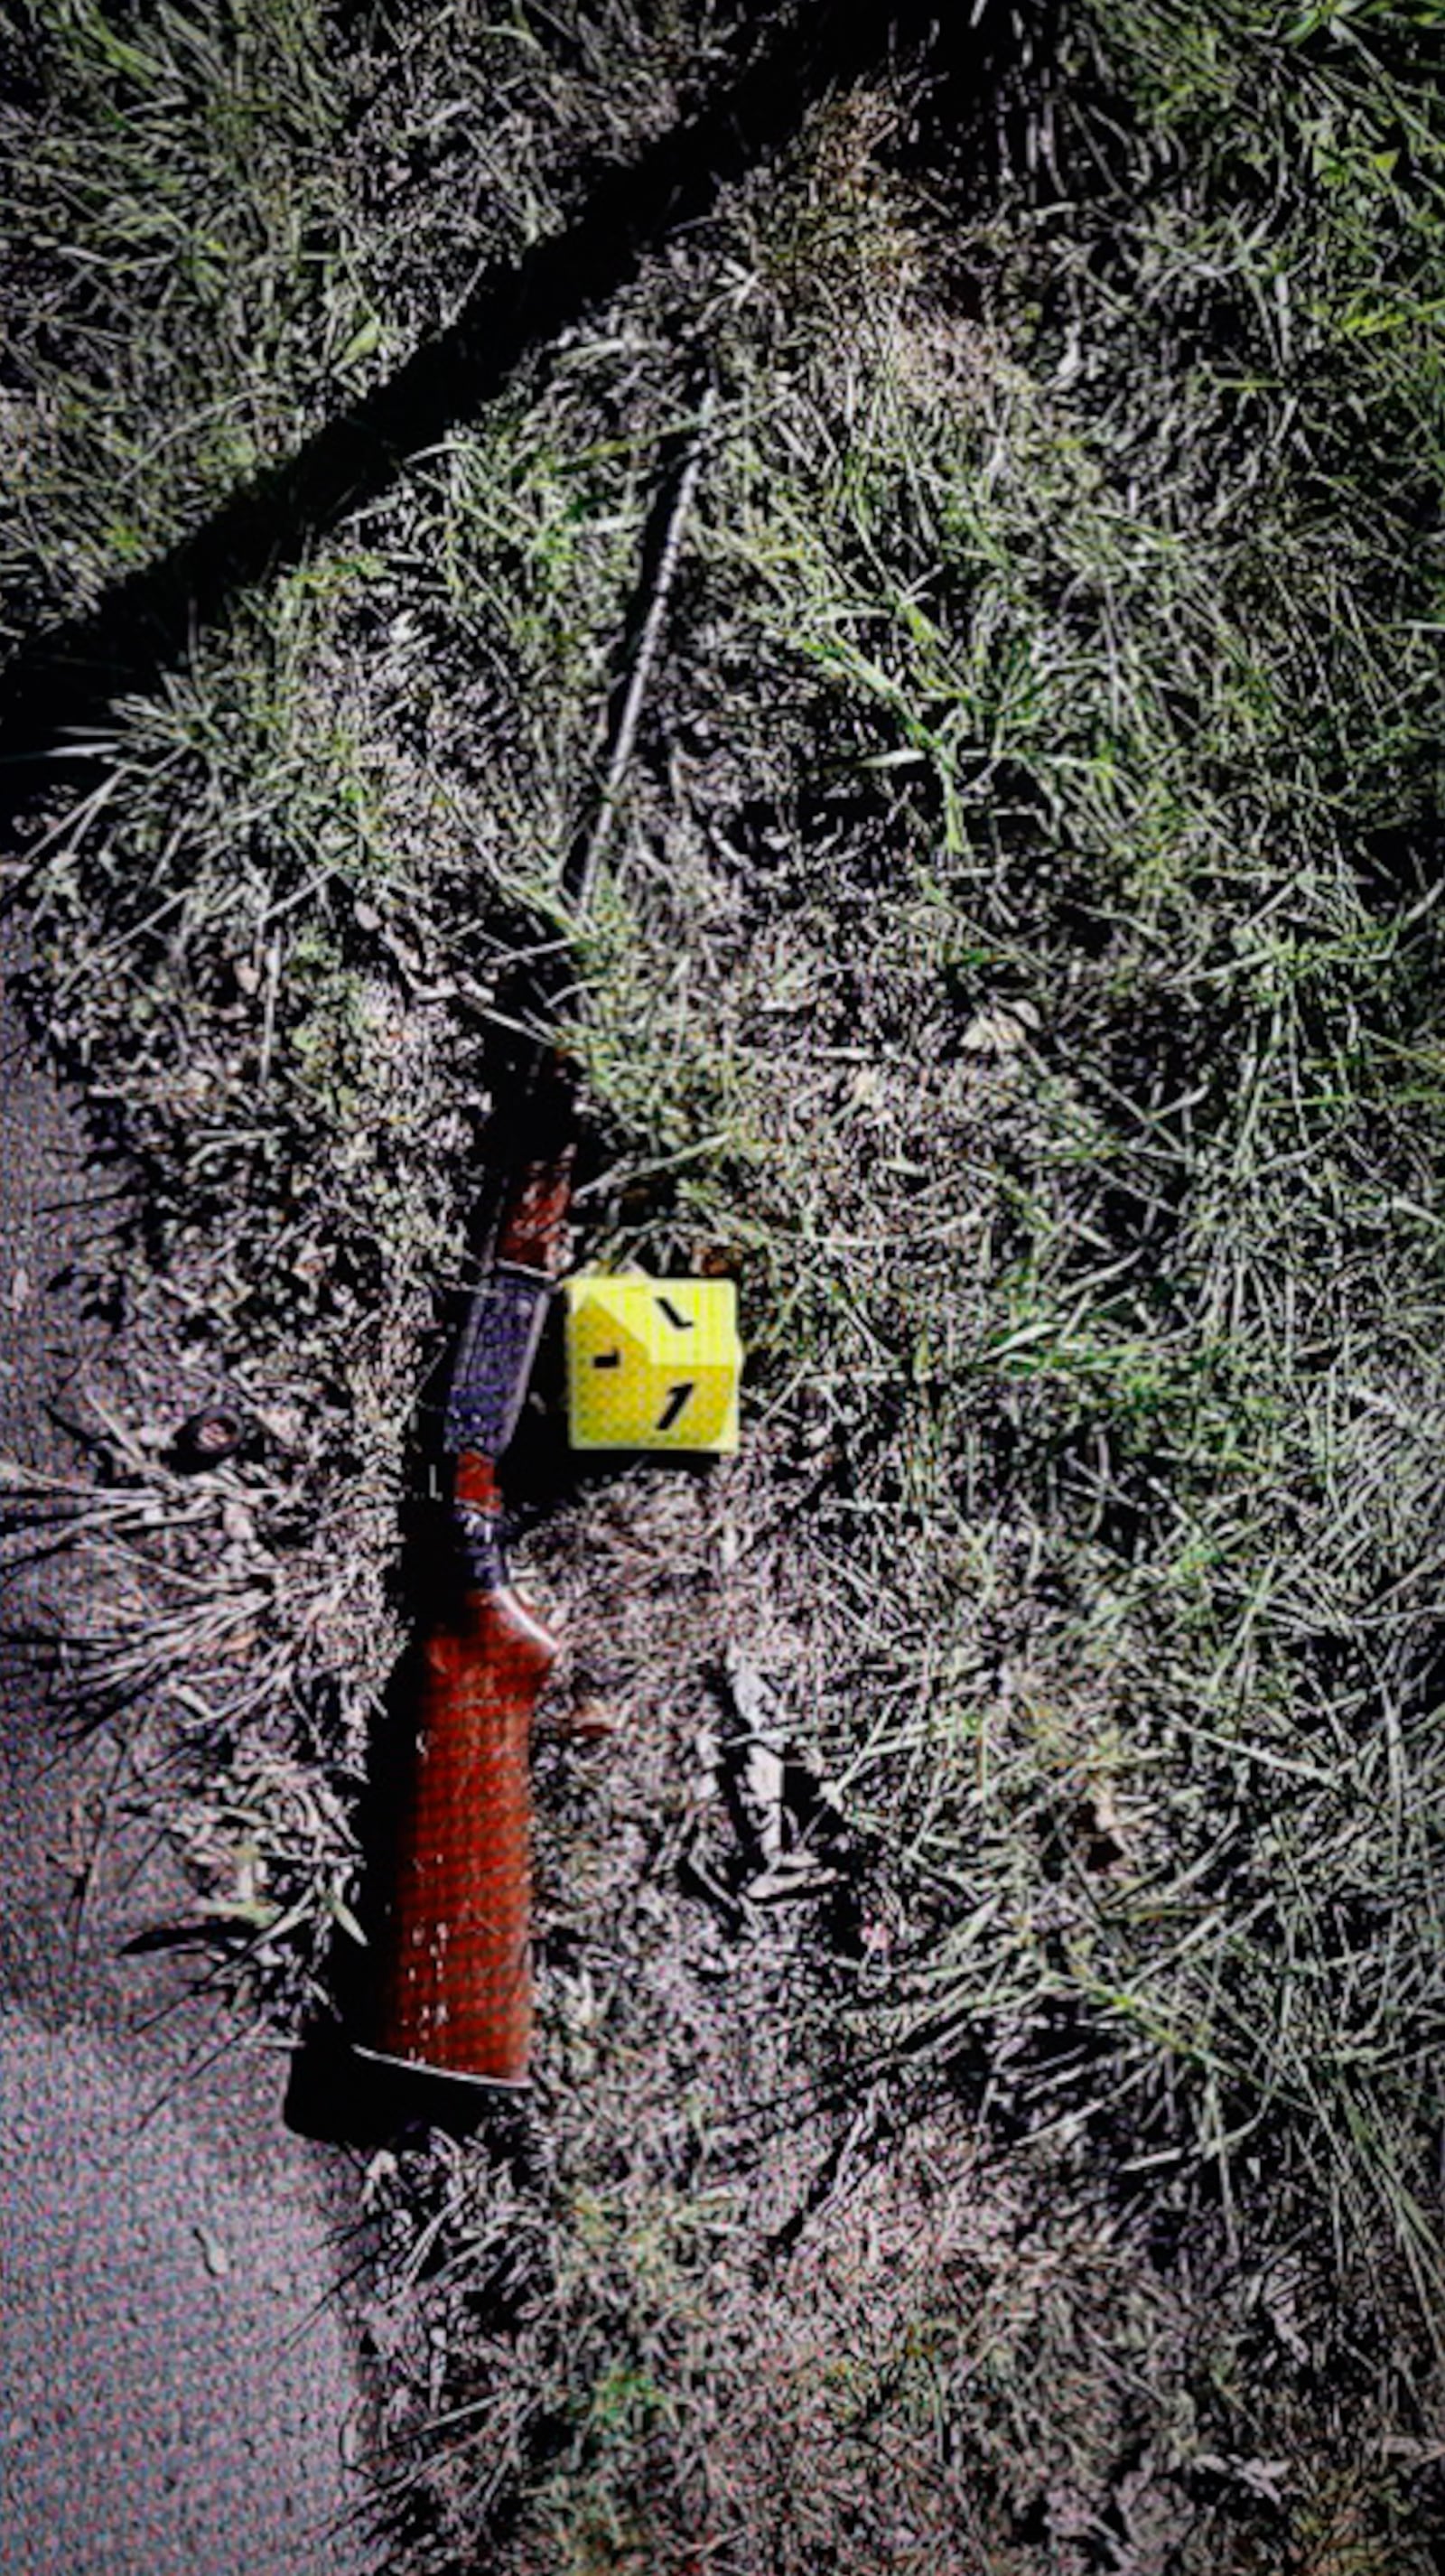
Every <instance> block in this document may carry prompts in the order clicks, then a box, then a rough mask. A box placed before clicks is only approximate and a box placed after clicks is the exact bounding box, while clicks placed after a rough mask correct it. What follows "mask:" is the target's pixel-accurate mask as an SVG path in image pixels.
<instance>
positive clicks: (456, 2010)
mask: <svg viewBox="0 0 1445 2576" xmlns="http://www.w3.org/2000/svg"><path fill="white" fill-rule="evenodd" d="M496 1565H497V1570H498V1574H499V1576H500V1573H501V1568H500V1556H499V1554H498V1556H497V1558H496ZM556 1652H557V1648H556V1643H555V1640H554V1639H553V1638H552V1637H551V1636H550V1635H549V1634H548V1632H547V1630H546V1628H544V1627H543V1625H542V1623H541V1621H540V1619H538V1618H537V1617H536V1616H535V1615H534V1613H533V1612H532V1611H531V1610H529V1609H528V1607H527V1605H526V1603H525V1602H524V1601H522V1600H521V1599H520V1598H519V1597H518V1595H517V1594H516V1593H515V1592H514V1591H513V1589H512V1587H511V1585H510V1583H508V1582H507V1581H506V1580H505V1579H504V1578H502V1579H499V1580H498V1581H496V1582H494V1583H480V1582H476V1581H473V1582H471V1583H469V1584H468V1585H467V1586H466V1588H465V1589H464V1590H463V1591H461V1593H460V1595H459V1597H458V1598H457V1600H456V1601H455V1603H454V1605H453V1607H452V1610H451V1611H450V1613H449V1615H448V1616H447V1618H446V1620H445V1622H444V1624H442V1625H441V1626H439V1627H437V1628H435V1629H433V1630H432V1631H431V1633H430V1634H429V1635H426V1636H425V1637H424V1638H423V1639H422V1641H421V1645H420V1664H421V1676H420V1687H419V1693H418V1700H417V1706H416V1712H415V1740H414V1744H413V1746H412V1748H411V1752H412V1764H411V1776H410V1780H409V1782H408V1784H407V1788H406V1791H405V1795H404V1803H403V1807H402V1812H401V1815H400V1818H399V1828H398V1834H397V1846H396V1862H395V1870H394V1874H393V1878H392V1883H391V1887H390V1890H389V1892H388V1900H387V1904H386V1910H385V1916H384V1919H383V1922H382V1924H381V1927H380V1933H379V1950H380V1956H379V1958H378V1962H377V1966H378V1985H377V2008H376V2020H375V2025H374V2029H373V2032H372V2033H371V2034H369V2045H368V2046H367V2049H366V2053H367V2055H369V2056H374V2057H381V2058H387V2059H393V2060H396V2061H399V2062H400V2063H402V2064H404V2065H407V2066H412V2067H417V2068H419V2069H422V2070H425V2071H430V2072H432V2073H435V2074H438V2075H451V2076H460V2077H463V2078H466V2079H469V2080H470V2081H472V2082H473V2083H480V2084H525V2083H526V2081H527V2061H528V2056H529V2052H530V2047H531V2037H532V1959H531V1911H532V1850H531V1841H532V1834H531V1790H530V1765H531V1734H532V1718H533V1713H534V1711H535V1709H536V1705H537V1701H538V1698H539V1696H540V1694H541V1691H542V1687H543V1684H544V1683H545V1681H546V1679H547V1675H548V1673H549V1672H550V1670H551V1667H552V1663H553V1660H554V1658H555V1655H556Z"/></svg>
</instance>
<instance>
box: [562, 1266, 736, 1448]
mask: <svg viewBox="0 0 1445 2576" xmlns="http://www.w3.org/2000/svg"><path fill="white" fill-rule="evenodd" d="M566 1293H567V1415H568V1427H569V1433H570V1437H571V1442H572V1446H573V1448H574V1449H710V1450H726V1449H736V1447H737V1445H738V1380H739V1377H740V1376H741V1373H742V1348H741V1345H740V1343H739V1341H738V1326H737V1291H736V1289H735V1288H734V1286H733V1283H732V1281H731V1280H730V1279H650V1278H648V1277H647V1276H646V1275H645V1274H644V1273H642V1272H640V1271H628V1272H623V1273H620V1274H619V1273H612V1274H610V1275H609V1274H606V1273H597V1274H595V1275H592V1276H588V1275H585V1274H584V1275H583V1276H582V1277H580V1278H577V1279H569V1280H568V1281H567V1283H566Z"/></svg>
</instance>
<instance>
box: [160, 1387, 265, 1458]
mask: <svg viewBox="0 0 1445 2576" xmlns="http://www.w3.org/2000/svg"><path fill="white" fill-rule="evenodd" d="M259 1429H260V1426H259V1425H258V1424H257V1422H256V1421H255V1420H254V1418H253V1416H251V1415H250V1414H247V1413H242V1412H239V1411H238V1410H236V1408H235V1407H234V1406H231V1405H224V1404H208V1405H205V1406H203V1407H202V1409H201V1411H200V1412H199V1413H192V1414H188V1415H187V1417H186V1419H185V1421H184V1422H183V1423H182V1424H181V1427H180V1429H179V1431H178V1432H177V1433H176V1436H175V1439H174V1440H173V1441H172V1443H171V1464H172V1466H174V1467H176V1468H178V1469H179V1470H180V1472H181V1474H182V1475H187V1476H193V1475H199V1474H200V1472H201V1470H202V1469H203V1468H207V1467H224V1466H225V1465H226V1464H227V1463H228V1461H229V1460H230V1459H232V1458H238V1457H240V1456H242V1455H243V1454H244V1453H246V1452H247V1451H250V1450H253V1449H254V1448H255V1447H256V1444H257V1441H258V1438H259Z"/></svg>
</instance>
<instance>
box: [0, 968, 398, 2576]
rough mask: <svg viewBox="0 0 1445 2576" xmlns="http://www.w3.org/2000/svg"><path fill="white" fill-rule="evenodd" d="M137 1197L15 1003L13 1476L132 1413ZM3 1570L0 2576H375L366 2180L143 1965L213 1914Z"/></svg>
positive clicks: (257, 2049)
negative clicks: (110, 1409) (130, 1284)
mask: <svg viewBox="0 0 1445 2576" xmlns="http://www.w3.org/2000/svg"><path fill="white" fill-rule="evenodd" d="M124 1193H125V1180H124V1175H123V1173H120V1172H118V1171H117V1169H116V1168H115V1167H114V1166H113V1165H112V1164H111V1163H110V1162H108V1160H107V1159H106V1158H105V1157H104V1156H103V1155H98V1154H97V1153H96V1151H95V1150H94V1148H93V1147H92V1145H91V1144H90V1143H89V1142H88V1140H87V1137H86V1135H85V1132H84V1129H83V1127H82V1125H81V1122H80V1119H79V1117H78V1114H77V1110H76V1107H75V1104H74V1103H73V1102H71V1101H70V1100H68V1099H67V1097H66V1096H65V1095H64V1094H63V1093H62V1091H61V1090H60V1089H59V1088H58V1087H57V1085H56V1083H55V1082H54V1081H53V1080H52V1079H51V1078H50V1077H49V1075H48V1073H47V1072H46V1071H45V1069H44V1068H43V1066H42V1064H41V1062H40V1060H39V1057H38V1054H37V1051H36V1049H35V1048H34V1046H33V1045H32V1044H31V1043H30V1041H29V1039H28V1037H27V1033H26V1030H25V1027H24V1024H23V1022H22V1020H21V1019H20V1016H19V1014H18V1013H17V1011H16V1010H15V1008H14V1007H13V1004H12V1002H11V1001H10V999H9V998H8V997H7V998H5V999H4V1000H3V1001H0V1459H3V1458H4V1457H5V1456H7V1455H8V1456H10V1457H19V1458H21V1459H23V1460H24V1461H26V1463H27V1464H29V1465H30V1466H32V1467H36V1466H38V1467H41V1468H45V1469H49V1470H53V1471H56V1472H65V1471H67V1470H69V1469H70V1468H71V1467H72V1466H73V1464H74V1454H75V1453H74V1449H73V1445H72V1443H71V1441H70V1439H69V1437H68V1434H67V1432H66V1429H65V1424H66V1421H67V1420H75V1419H77V1418H79V1416H80V1415H81V1414H82V1412H83V1408H84V1403H85V1398H86V1391H87V1389H94V1390H96V1391H100V1392H105V1391H107V1390H108V1391H109V1394H110V1396H111V1398H112V1400H116V1399H117V1398H119V1400H123V1399H124V1393H125V1388H126V1381H127V1371H128V1369H130V1368H132V1367H133V1366H134V1360H135V1354H134V1353H133V1352H132V1351H131V1350H130V1349H129V1348H128V1342H127V1333H126V1330H125V1328H124V1326H120V1327H117V1326H116V1325H115V1324H114V1323H113V1322H109V1321H107V1320H106V1318H105V1317H104V1316H103V1315H100V1314H96V1313H94V1312H90V1311H88V1307H87V1292H86V1288H85V1282H84V1275H83V1274H84V1258H83V1256H84V1253H85V1250H86V1247H87V1245H88V1244H89V1242H90V1241H91V1239H92V1237H93V1235H94V1233H95V1231H96V1229H98V1228H104V1227H105V1226H107V1225H110V1224H113V1223H115V1222H116V1221H117V1219H118V1217H119V1216H120V1214H121V1213H122V1212H123V1209H124V1204H125V1196H124ZM3 1549H4V1553H3V1555H0V1564H3V1570H4V1573H5V1578H6V1579H5V1583H4V1586H3V1590H0V2576H362V2571H364V2570H374V2569H376V2568H378V2567H379V2566H380V2564H381V2563H382V2562H381V2559H380V2556H379V2554H378V2550H377V2547H376V2545H375V2544H374V2543H373V2542H372V2541H370V2540H369V2539H368V2538H367V2524H366V2507H367V2500H368V2489H367V2484H366V2480H365V2477H364V2474H363V2473H362V2471H361V2470H360V2469H359V2468H358V2467H356V2466H354V2465H351V2463H352V2462H354V2461H356V2460H357V2459H358V2458H360V2457H361V2456H362V2455H363V2454H364V2451H365V2447H366V2440H367V2427H368V2397H367V2390H366V2386H365V2382H364V2376H363V2372H362V2368H361V2365H360V2363H359V2360H358V2356H357V2351H356V2340H355V2331H354V2326H353V2321H352V2318H351V2315H350V2312H349V2309H348V2304H347V2294H346V2291H345V2288H344V2280H345V2276H346V2275H347V2273H348V2272H350V2271H352V2270H353V2269H354V2268H355V2262H356V2252H355V2246H354V2242H353V2240H352V2235H351V2230H352V2225H353V2221H354V2216H355V2199H356V2177H355V2171H354V2166H353V2162H352V2159H351V2158H350V2157H349V2156H348V2155H346V2154H345V2153H343V2152H341V2151H339V2150H336V2149H333V2148H330V2147H327V2146H325V2145H323V2144H321V2143H318V2142H317V2141H316V2140H314V2139H311V2138H302V2137H298V2136H296V2135H294V2134H292V2133H291V2131H290V2130H288V2129H287V2127H286V2125H285V2122H284V2118H283V2102H284V2098H285V2094H286V2085H287V2075H288V2067H287V2061H286V2058H285V2055H284V2053H278V2052H276V2051H273V2050H271V2049H269V2048H267V2047H265V2046H264V2045H258V2044H256V2039H255V2035H254V2034H244V2033H238V2032H237V2031H236V2030H235V2029H233V2028H231V2027H229V2026H228V2020H227V2014H226V2010H225V2008H224V2007H223V2006H218V2005H216V2004H215V2003H214V2002H212V2003H211V2004H210V2005H209V2006H208V2005H206V2004H205V2003H204V2002H203V2001H201V2000H200V1999H198V1998H197V1997H196V1996H195V1994H194V1993H193V1991H192V1989H191V1985H190V1983H189V1982H188V1977H189V1972H188V1971H187V1970H185V1969H184V1968H183V1967H182V1966H180V1965H179V1964H178V1961H177V1957H176V1955H175V1954H169V1953H166V1952H165V1951H163V1950H162V1951H156V1950H149V1951H148V1950H140V1951H136V1950H133V1949H131V1948H129V1947H128V1945H129V1944H131V1943H132V1942H134V1941H135V1940H136V1939H137V1938H138V1937H141V1936H144V1935H145V1934H146V1933H147V1932H152V1931H154V1930H155V1928H156V1927H157V1926H158V1925H162V1924H165V1923H167V1922H174V1921H175V1920H176V1918H177V1915H178V1914H180V1913H183V1912H184V1911H185V1907H186V1899H187V1891H186V1889H185V1887H184V1886H183V1884H182V1883H181V1881H180V1878H179V1873H178V1871H177V1868H176V1865H175V1863H174V1862H173V1860H172V1859H171V1858H170V1856H169V1855H168V1853H167V1852H166V1850H165V1849H164V1848H163V1847H162V1846H160V1845H159V1844H158V1842H157V1841H156V1840H155V1838H154V1836H153V1835H151V1834H150V1833H149V1832H148V1830H147V1828H146V1826H145V1824H144V1822H143V1820H142V1819H141V1818H140V1817H139V1816H138V1815H136V1814H133V1813H131V1812H130V1811H129V1809H128V1805H127V1800H126V1796H125V1785H126V1765H127V1760H128V1750H127V1747H128V1736H127V1728H126V1724H125V1722H124V1721H120V1722H117V1723H116V1724H114V1725H110V1726H101V1727H99V1728H97V1729H93V1730H92V1731H90V1732H89V1733H88V1734H87V1735H86V1736H85V1738H84V1740H83V1741H76V1740H75V1732H74V1728H73V1726H72V1725H71V1723H70V1718H71V1711H70V1709H69V1707H68V1705H67V1699H66V1686H65V1674H64V1669H63V1664H62V1665H61V1666H60V1668H59V1669H57V1667H56V1665H55V1661H54V1658H53V1656H51V1655H50V1654H48V1653H47V1652H44V1651H37V1650H36V1648H35V1647H34V1645H33V1644H31V1643H28V1642H27V1638H28V1637H30V1636H31V1635H33V1634H35V1633H40V1634H43V1633H44V1632H46V1631H53V1630H54V1629H55V1628H56V1626H57V1623H58V1624H59V1626H60V1627H61V1628H63V1627H64V1625H65V1623H66V1621H67V1619H73V1618H74V1616H75V1613H76V1610H77V1608H78V1607H80V1606H82V1605H78V1604H77V1603H76V1601H75V1600H74V1599H73V1598H71V1599H70V1600H67V1598H66V1586H67V1585H74V1584H75V1582H76V1581H77V1580H78V1575H77V1567H76V1560H75V1559H74V1558H73V1557H67V1556H65V1555H63V1554H62V1555H59V1556H55V1557H52V1558H50V1559H48V1560H42V1561H40V1562H39V1563H33V1562H32V1563H24V1564H22V1563H20V1562H19V1556H20V1554H22V1553H23V1551H21V1550H19V1549H18V1547H17V1543H16V1541H15V1540H14V1538H13V1536H12V1537H11V1538H10V1539H8V1540H6V1541H4V1542H3ZM97 1817H99V1818H101V1820H102V1828H103V1829H102V1834H101V1841H100V1848H99V1860H98V1863H97V1865H96V1866H95V1867H94V1868H93V1869H92V1870H91V1872H90V1874H89V1876H88V1877H87V1878H85V1879H84V1880H83V1881H79V1880H78V1875H77V1870H76V1867H75V1865H74V1854H75V1850H76V1846H77V1833H78V1831H79V1830H81V1829H82V1828H84V1830H85V1831H86V1832H88V1833H90V1834H91V1835H92V1837H93V1832H94V1824H95V1819H96V1818H97ZM81 1885H83V1900H82V1897H81V1895H80V1894H79V1892H78V1889H79V1887H80V1886H81Z"/></svg>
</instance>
